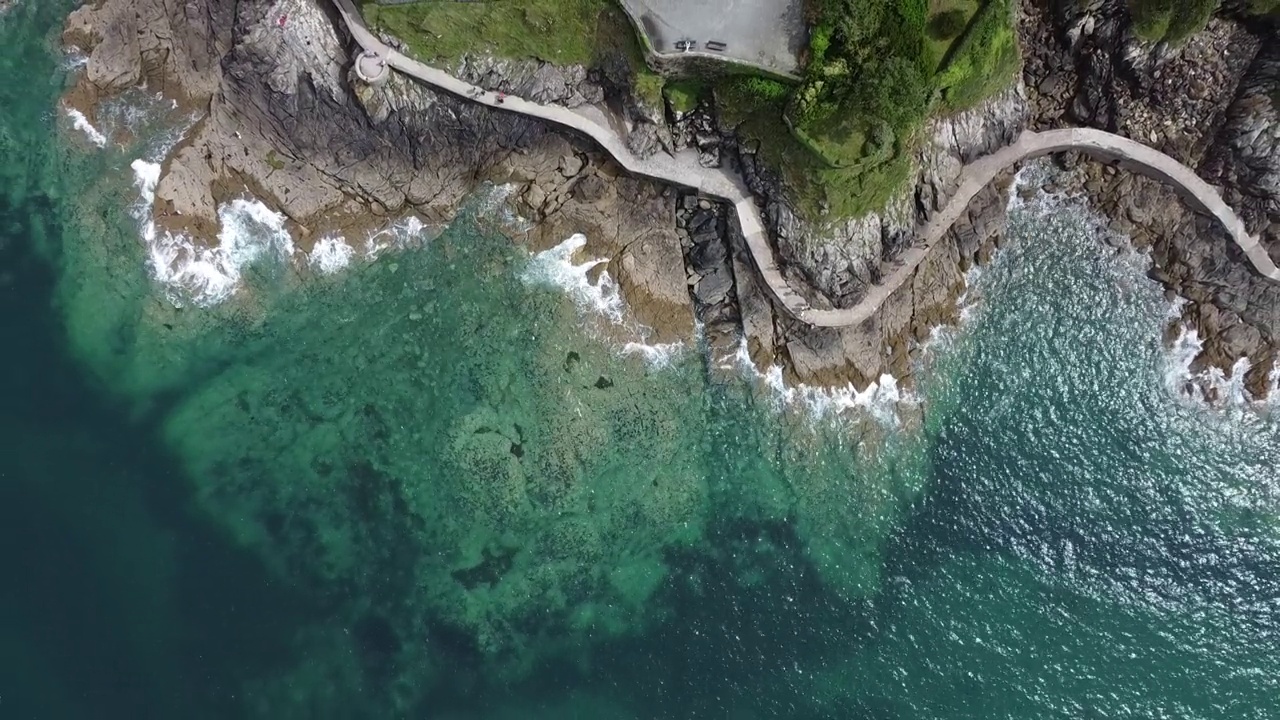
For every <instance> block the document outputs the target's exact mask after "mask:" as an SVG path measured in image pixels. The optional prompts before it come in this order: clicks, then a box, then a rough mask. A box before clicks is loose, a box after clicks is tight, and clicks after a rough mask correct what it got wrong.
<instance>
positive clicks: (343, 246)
mask: <svg viewBox="0 0 1280 720" xmlns="http://www.w3.org/2000/svg"><path fill="white" fill-rule="evenodd" d="M355 253H356V250H355V248H353V247H351V246H350V245H348V244H347V243H346V241H345V240H343V239H342V238H341V237H340V236H338V235H325V236H324V237H322V238H320V239H319V240H317V241H316V244H315V246H314V247H312V248H311V253H310V254H309V255H307V262H308V263H309V264H310V265H311V267H312V268H313V269H315V270H316V271H317V272H319V273H320V274H321V275H332V274H334V273H336V272H339V271H341V270H342V269H344V268H345V267H347V265H349V264H351V258H352V256H353V255H355Z"/></svg>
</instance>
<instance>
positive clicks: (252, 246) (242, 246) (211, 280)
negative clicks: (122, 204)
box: [133, 160, 295, 307]
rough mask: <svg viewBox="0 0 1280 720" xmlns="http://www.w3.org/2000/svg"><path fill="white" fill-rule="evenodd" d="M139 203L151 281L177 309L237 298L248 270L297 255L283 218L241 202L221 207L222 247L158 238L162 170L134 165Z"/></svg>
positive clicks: (176, 237)
mask: <svg viewBox="0 0 1280 720" xmlns="http://www.w3.org/2000/svg"><path fill="white" fill-rule="evenodd" d="M133 171H134V177H135V182H136V183H137V185H138V192H139V195H140V196H141V198H140V201H139V202H138V203H137V204H136V205H135V216H136V217H138V218H139V220H140V222H141V223H142V240H143V242H144V243H145V244H146V246H147V264H148V266H149V269H150V271H151V274H152V277H154V278H155V280H156V282H158V283H159V284H160V285H161V286H162V287H163V288H164V291H165V296H166V298H167V299H168V300H169V302H171V303H172V304H173V305H174V306H175V307H184V306H186V305H188V304H191V305H195V306H196V307H212V306H214V305H217V304H219V303H221V302H223V301H224V300H226V299H227V298H229V297H231V296H232V295H234V294H235V293H236V290H237V289H238V288H239V286H240V281H241V277H242V275H243V273H244V271H245V269H246V268H248V267H249V266H250V265H253V264H254V263H257V262H259V261H262V260H267V259H274V260H278V261H286V260H288V259H289V258H291V257H292V256H293V253H294V252H295V249H294V246H293V237H292V236H291V235H290V234H289V231H288V229H286V228H285V216H284V215H282V214H280V213H277V212H274V211H273V210H271V209H270V208H268V207H267V206H266V205H264V204H263V203H262V202H261V201H258V200H255V199H251V198H237V199H235V200H232V201H231V202H228V203H224V204H223V205H222V206H221V207H219V208H218V225H219V230H218V244H217V245H216V246H214V247H211V248H202V247H199V246H198V245H197V244H196V243H195V242H194V241H193V240H192V239H191V238H190V237H188V236H186V235H184V234H182V233H169V232H164V233H160V232H158V231H157V229H156V225H155V219H154V218H153V217H152V215H151V207H152V204H153V203H154V201H155V189H156V185H157V183H158V182H159V180H160V165H159V164H158V163H153V162H148V161H146V160H135V161H134V162H133Z"/></svg>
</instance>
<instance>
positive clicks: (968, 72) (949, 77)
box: [937, 0, 1021, 111]
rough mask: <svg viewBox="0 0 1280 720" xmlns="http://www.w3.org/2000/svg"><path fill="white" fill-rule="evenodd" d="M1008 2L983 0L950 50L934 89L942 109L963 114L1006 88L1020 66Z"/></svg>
mask: <svg viewBox="0 0 1280 720" xmlns="http://www.w3.org/2000/svg"><path fill="white" fill-rule="evenodd" d="M1013 13H1014V6H1013V2H1012V0H987V4H986V5H984V6H983V7H982V9H981V10H980V11H979V12H978V14H977V16H975V17H974V18H973V21H972V22H971V23H970V25H969V28H968V30H966V32H965V33H964V35H963V36H962V37H961V38H960V39H959V40H958V41H957V42H956V44H955V45H954V46H953V47H952V50H951V53H950V55H949V56H948V58H947V62H946V65H945V67H943V69H942V72H940V73H939V74H938V78H937V85H938V89H939V90H940V91H941V93H942V99H943V102H944V103H945V105H946V108H947V109H948V110H951V111H958V110H966V109H968V108H971V107H973V106H975V105H977V104H978V103H980V102H982V101H983V100H984V99H986V98H988V97H990V96H991V95H992V94H994V93H995V92H998V91H999V90H1000V89H1001V88H1004V87H1005V86H1007V85H1008V84H1009V81H1010V79H1011V78H1012V77H1013V76H1014V75H1015V74H1016V73H1017V72H1018V67H1019V65H1020V64H1021V60H1020V56H1019V53H1018V40H1017V38H1016V37H1015V36H1014V31H1013Z"/></svg>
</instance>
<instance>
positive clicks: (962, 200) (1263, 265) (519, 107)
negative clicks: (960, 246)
mask: <svg viewBox="0 0 1280 720" xmlns="http://www.w3.org/2000/svg"><path fill="white" fill-rule="evenodd" d="M334 5H335V6H336V8H337V10H338V14H339V15H340V16H341V17H342V20H343V23H345V24H346V26H347V29H348V31H349V32H350V33H351V36H352V37H353V38H354V39H355V41H356V43H357V44H359V45H360V47H361V48H363V49H364V55H362V56H361V57H358V58H357V59H356V71H357V74H358V75H360V76H361V77H362V78H365V79H367V80H370V81H373V82H379V81H381V80H382V79H383V77H384V76H385V73H386V72H387V71H388V68H391V69H395V70H398V71H400V72H402V73H404V74H406V75H408V76H410V77H413V78H416V79H418V80H420V81H422V82H425V83H427V84H429V85H432V86H434V87H436V88H438V89H440V90H445V91H447V92H449V93H451V94H453V95H457V96H458V97H460V98H463V99H466V100H471V101H473V102H480V103H484V104H486V105H490V106H492V107H495V108H498V109H501V110H508V111H511V112H516V113H521V114H523V115H527V116H529V117H535V118H539V119H541V120H546V121H548V122H552V123H555V124H557V125H560V126H562V127H566V128H570V129H572V130H576V131H578V132H580V133H582V134H583V135H586V136H588V137H590V138H591V139H592V140H594V141H595V142H596V143H597V144H599V145H600V146H601V147H603V148H604V149H605V150H606V151H607V152H608V153H609V154H610V155H612V156H613V158H614V160H615V161H616V162H617V163H618V164H619V165H621V166H622V167H623V168H624V169H626V170H627V171H628V172H630V173H633V174H635V175H642V176H645V177H649V178H653V179H655V180H660V181H663V182H667V183H672V184H675V185H682V186H685V187H690V188H694V189H696V190H698V191H699V192H700V193H703V194H705V195H709V196H712V197H716V198H719V199H721V200H724V201H725V202H728V203H730V204H732V205H733V207H734V211H735V212H736V213H737V215H738V223H739V225H740V226H741V227H742V235H743V237H744V238H745V239H746V243H747V248H748V249H749V250H750V252H751V256H752V259H753V260H754V261H755V264H756V268H757V270H758V271H759V272H760V276H761V278H762V279H763V280H764V282H765V285H766V286H768V288H769V290H770V292H771V293H772V294H773V296H774V298H775V299H776V300H777V301H778V302H779V303H780V304H781V305H782V306H783V307H784V308H786V310H787V312H789V313H790V314H791V315H792V316H794V317H795V318H796V319H798V320H800V321H801V322H804V323H806V324H809V325H813V326H817V327H844V326H849V325H857V324H859V323H862V322H864V321H865V320H867V319H868V318H870V317H871V316H872V315H874V314H875V312H876V311H877V310H878V309H879V308H880V306H881V305H882V304H883V303H884V301H885V300H887V299H888V298H889V296H890V295H892V294H893V293H894V291H895V290H897V289H898V288H899V287H901V286H902V285H904V284H905V283H906V282H907V281H908V280H910V279H911V278H912V277H913V276H914V275H915V271H916V268H917V267H918V266H919V265H920V263H921V262H923V261H924V259H925V258H926V257H927V256H928V254H929V251H930V250H931V249H932V248H933V245H934V243H936V242H937V241H938V240H939V239H941V238H942V237H943V236H944V235H945V234H946V231H947V229H948V228H950V227H951V225H952V223H954V222H955V221H956V220H957V219H958V218H959V217H960V216H961V215H962V214H963V213H964V211H965V208H966V207H967V206H968V204H969V201H970V200H972V199H973V196H974V195H976V194H977V193H978V191H980V190H981V189H982V188H983V187H985V186H986V185H987V184H988V183H990V182H991V181H992V180H993V179H995V177H996V175H998V174H999V173H1000V171H1002V170H1004V169H1005V168H1008V167H1009V166H1011V165H1014V164H1015V163H1017V162H1019V161H1021V160H1024V159H1027V158H1034V157H1040V156H1043V155H1048V154H1051V153H1055V152H1062V151H1066V150H1077V151H1080V152H1082V153H1084V154H1086V155H1090V156H1092V157H1094V158H1097V159H1101V160H1119V161H1121V163H1122V164H1123V165H1125V166H1127V167H1130V168H1131V169H1133V170H1136V171H1137V172H1141V173H1143V174H1145V175H1148V176H1151V177H1153V178H1155V179H1158V180H1160V181H1162V182H1166V183H1168V184H1170V185H1172V186H1173V187H1174V188H1175V189H1176V190H1177V191H1178V192H1179V194H1180V195H1181V196H1182V197H1183V199H1184V200H1185V201H1186V202H1188V203H1189V204H1191V205H1192V206H1193V207H1195V208H1196V209H1197V210H1199V211H1201V212H1204V213H1206V214H1208V215H1211V216H1213V217H1215V218H1217V219H1218V221H1219V222H1221V223H1222V225H1223V226H1224V227H1225V228H1226V229H1227V232H1228V234H1229V235H1230V236H1231V238H1232V240H1234V241H1235V242H1236V244H1237V245H1239V246H1240V249H1241V250H1243V251H1244V253H1245V255H1246V256H1248V258H1249V260H1250V262H1252V263H1253V266H1254V268H1255V269H1257V271H1258V272H1259V273H1261V274H1262V275H1264V276H1265V277H1268V278H1270V279H1272V280H1275V281H1280V269H1278V268H1276V266H1275V264H1274V263H1273V262H1272V261H1271V258H1270V257H1269V256H1268V255H1267V252H1266V250H1265V249H1264V248H1263V247H1262V246H1261V245H1260V244H1259V243H1258V239H1257V238H1256V237H1253V236H1251V235H1249V233H1248V231H1247V230H1246V229H1245V227H1244V223H1243V222H1242V221H1241V220H1240V218H1239V217H1238V216H1237V215H1236V214H1235V212H1234V211H1233V210H1232V209H1231V207H1230V206H1228V205H1227V204H1226V202H1224V201H1223V200H1222V197H1221V195H1219V194H1218V191H1217V190H1216V189H1214V188H1213V186H1211V185H1209V184H1208V183H1207V182H1205V181H1204V180H1202V179H1200V177H1199V176H1198V175H1196V174H1195V172H1194V171H1193V170H1191V168H1188V167H1187V166H1185V165H1183V164H1181V163H1179V162H1178V161H1176V160H1174V159H1173V158H1171V157H1169V156H1168V155H1165V154H1164V153H1162V152H1160V151H1158V150H1155V149H1153V148H1151V147H1148V146H1146V145H1143V144H1142V143H1139V142H1135V141H1133V140H1129V139H1127V138H1124V137H1120V136H1118V135H1113V134H1111V133H1107V132H1104V131H1101V130H1094V129H1090V128H1073V129H1066V130H1049V131H1045V132H1032V131H1027V132H1024V133H1023V134H1022V135H1021V136H1019V138H1018V140H1017V142H1015V143H1013V144H1012V145H1009V146H1007V147H1004V148H1002V149H1000V150H999V151H997V152H995V153H992V154H991V155H987V156H985V157H982V158H979V159H978V160H975V161H974V162H972V163H970V164H968V165H966V166H965V168H964V171H963V173H962V174H961V182H960V186H959V189H958V190H957V191H956V192H955V194H954V195H953V196H952V197H951V199H950V200H949V201H948V203H947V205H946V207H944V208H943V209H942V210H940V211H939V212H937V213H935V214H934V216H933V218H932V219H930V221H929V222H928V223H927V224H925V226H924V227H923V228H921V229H920V230H919V232H918V234H917V238H916V241H915V244H914V245H913V246H912V247H911V249H909V250H907V251H906V252H905V253H904V254H903V255H902V257H901V258H899V260H898V267H897V269H896V270H894V272H893V273H891V274H890V275H888V276H887V277H885V278H884V279H883V280H882V281H881V282H880V283H878V284H877V285H875V286H873V287H871V288H869V289H868V290H867V293H866V295H865V296H864V297H863V298H862V299H861V300H860V301H859V302H858V303H857V304H856V305H854V306H853V307H849V308H840V309H833V310H823V309H818V308H813V307H810V306H809V303H808V302H807V301H806V300H805V299H804V298H803V297H801V296H800V294H799V293H797V292H796V291H795V290H793V289H792V288H791V286H790V285H789V284H788V283H787V281H786V280H785V279H784V278H783V276H782V272H781V271H780V270H779V269H778V265H777V262H776V258H775V256H774V252H773V247H772V246H771V245H770V244H769V238H768V234H767V232H766V230H765V223H764V218H763V216H762V215H761V214H760V208H759V207H758V206H757V205H756V202H755V198H754V197H753V196H752V195H751V192H750V191H749V190H748V189H747V187H746V185H745V184H743V182H742V179H741V178H740V177H739V176H738V175H737V173H734V172H731V171H729V170H727V169H725V168H705V167H702V166H701V165H699V164H698V157H697V153H696V152H693V151H686V152H681V153H677V154H675V155H663V154H659V155H654V156H651V157H648V158H643V159H642V158H637V157H635V156H634V155H632V154H631V151H630V150H628V149H627V146H626V143H625V142H624V141H623V139H622V136H621V134H619V132H618V131H617V130H616V129H615V128H614V127H613V126H612V125H611V124H610V122H609V119H608V118H607V117H606V116H605V114H604V113H603V112H601V111H600V110H599V109H598V108H595V107H591V106H585V107H582V108H577V109H573V110H570V109H569V108H566V107H562V106H558V105H543V104H539V103H535V102H530V101H528V100H524V99H522V98H518V97H512V96H509V95H508V96H505V98H504V101H503V102H501V103H499V102H498V96H497V94H496V93H493V92H486V91H484V90H483V89H482V88H479V87H477V86H475V85H472V84H470V83H467V82H464V81H462V80H459V79H458V78H456V77H454V76H452V75H450V74H448V73H446V72H444V71H443V70H440V69H437V68H433V67H431V66H429V65H424V64H423V63H421V62H418V61H417V60H413V59H411V58H409V57H406V56H404V55H403V54H401V53H399V52H397V51H396V50H394V49H393V48H390V47H388V46H387V45H386V44H384V43H383V42H382V41H381V40H379V39H378V38H377V36H375V35H374V34H373V33H371V32H370V31H369V29H368V28H367V27H366V26H365V24H364V19H363V18H362V17H361V16H360V13H359V11H358V10H356V8H355V6H354V5H353V4H352V2H351V0H334Z"/></svg>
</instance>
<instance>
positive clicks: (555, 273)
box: [520, 233, 686, 368]
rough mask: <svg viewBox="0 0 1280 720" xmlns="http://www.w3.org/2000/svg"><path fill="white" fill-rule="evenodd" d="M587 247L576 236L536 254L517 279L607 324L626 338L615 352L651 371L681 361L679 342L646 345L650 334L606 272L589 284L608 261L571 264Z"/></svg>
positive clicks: (681, 351)
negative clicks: (556, 293)
mask: <svg viewBox="0 0 1280 720" xmlns="http://www.w3.org/2000/svg"><path fill="white" fill-rule="evenodd" d="M586 244H587V238H586V236H585V235H583V234H581V233H576V234H574V235H571V236H570V237H569V238H567V239H566V240H565V241H564V242H561V243H560V244H559V245H556V246H555V247H553V248H550V249H548V250H544V251H542V252H540V253H535V254H534V255H533V256H532V257H531V258H530V259H529V263H528V264H527V265H526V266H525V268H524V270H523V271H521V273H520V279H521V280H522V281H523V282H525V283H526V284H529V285H541V286H544V287H553V288H556V289H559V290H561V291H563V292H564V293H565V294H567V295H568V296H569V298H570V300H572V302H573V304H574V306H575V307H577V308H578V310H579V311H580V312H581V313H584V314H586V315H589V316H594V317H597V318H601V319H603V320H605V321H607V323H608V325H609V326H610V329H611V330H615V331H620V332H621V334H622V335H623V336H624V338H626V339H624V340H622V341H621V343H620V347H619V348H618V352H619V353H621V354H622V355H633V356H636V357H639V358H641V359H643V360H644V361H645V363H646V364H647V365H649V366H650V367H651V368H663V367H669V366H671V365H672V364H673V363H674V362H676V361H677V360H679V359H680V358H681V357H683V355H684V352H685V350H686V347H685V344H684V343H683V342H681V341H676V342H672V343H648V342H646V340H647V338H648V337H649V335H650V334H651V333H652V330H651V329H650V328H648V327H645V326H644V325H642V324H640V323H639V322H636V320H635V319H634V318H632V317H631V315H630V313H628V311H627V303H626V301H625V300H624V299H623V297H622V291H621V289H620V288H619V287H618V283H617V282H616V281H615V280H614V279H613V278H612V277H611V276H610V275H609V272H608V271H607V270H600V271H599V273H598V274H597V275H596V280H595V282H592V281H591V276H592V274H593V273H595V272H596V270H597V268H599V267H600V266H602V265H605V264H607V263H608V262H609V258H591V259H587V260H584V261H582V262H579V263H575V262H574V257H575V256H576V255H577V254H578V252H579V251H580V250H582V248H583V247H585V246H586ZM610 334H613V333H610Z"/></svg>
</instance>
